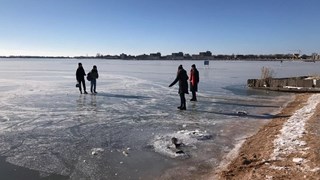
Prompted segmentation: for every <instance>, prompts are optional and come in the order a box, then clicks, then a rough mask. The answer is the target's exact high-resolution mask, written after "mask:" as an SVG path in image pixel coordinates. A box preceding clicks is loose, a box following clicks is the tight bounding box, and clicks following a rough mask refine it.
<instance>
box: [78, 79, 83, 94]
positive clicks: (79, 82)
mask: <svg viewBox="0 0 320 180" xmlns="http://www.w3.org/2000/svg"><path fill="white" fill-rule="evenodd" d="M78 84H79V91H80V94H82V89H81V81H78Z"/></svg>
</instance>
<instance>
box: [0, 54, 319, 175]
mask: <svg viewBox="0 0 320 180" xmlns="http://www.w3.org/2000/svg"><path fill="white" fill-rule="evenodd" d="M78 62H82V64H83V67H84V69H85V71H86V73H88V72H89V71H90V70H91V69H92V66H93V65H97V67H98V71H99V79H98V80H97V92H98V94H97V95H91V94H88V95H84V94H82V95H81V94H80V93H79V90H78V89H77V88H76V87H75V84H76V80H75V71H76V69H77V64H78ZM0 64H1V66H0V91H1V94H0V107H1V108H0V153H1V156H2V159H3V161H2V164H4V163H5V161H6V162H7V163H10V164H13V165H17V166H20V167H24V168H23V169H22V170H21V169H18V170H17V171H16V172H17V173H18V172H19V173H21V172H27V171H28V169H30V170H34V171H36V172H40V175H41V177H47V176H49V175H51V177H53V179H66V178H67V179H68V178H69V179H170V178H172V177H173V175H175V176H177V175H181V176H182V177H188V176H189V175H190V174H197V173H199V174H203V173H206V172H209V171H212V170H213V169H214V168H216V167H217V165H219V163H220V162H221V159H222V157H223V155H225V154H226V153H228V152H229V151H230V150H232V149H233V147H234V145H235V144H236V143H238V142H239V141H240V140H242V139H243V137H245V136H246V135H248V134H252V133H254V132H256V131H257V129H258V128H259V127H260V126H261V125H263V124H264V123H266V122H268V120H270V119H271V118H272V117H273V116H274V115H275V114H276V113H277V112H278V111H279V109H280V108H281V107H282V106H283V105H285V103H286V102H288V101H289V100H290V99H291V98H292V94H287V93H277V92H266V91H257V90H251V89H247V88H246V82H247V79H250V78H260V75H261V68H262V67H263V66H265V67H270V68H271V69H273V70H274V71H275V76H276V77H288V76H299V75H315V74H318V67H317V66H318V63H307V62H283V63H280V62H256V61H253V62H249V61H230V62H228V61H211V62H210V66H209V67H204V65H203V61H170V62H169V61H122V60H85V59H82V60H71V59H67V60H65V59H54V60H53V59H51V60H50V59H45V60H43V59H0ZM179 64H182V65H183V66H184V68H185V69H186V70H187V72H188V73H189V71H190V68H191V65H192V64H196V66H197V68H198V70H199V72H200V84H199V92H198V102H189V99H190V98H191V95H187V96H186V98H187V111H179V110H177V108H176V107H177V106H178V105H180V100H179V95H178V94H177V91H178V86H177V85H175V86H174V87H172V88H169V87H168V85H169V84H170V83H171V82H172V81H173V80H174V78H175V75H176V72H177V67H178V65H179ZM86 83H87V84H86V85H87V91H88V92H90V84H89V82H88V81H86ZM238 111H246V112H247V113H248V115H247V116H241V115H239V114H237V112H238ZM172 137H176V138H178V140H179V141H180V142H182V143H183V144H184V146H183V147H181V149H182V150H183V152H184V154H177V153H176V151H177V150H176V149H175V148H174V147H173V146H172V144H171V138H172ZM2 174H3V173H0V178H1V179H2V178H4V177H8V178H11V179H12V177H14V176H9V175H8V176H4V175H2ZM53 174H55V175H62V176H53ZM24 178H25V179H36V178H37V177H36V176H35V175H34V174H32V173H31V175H26V176H24Z"/></svg>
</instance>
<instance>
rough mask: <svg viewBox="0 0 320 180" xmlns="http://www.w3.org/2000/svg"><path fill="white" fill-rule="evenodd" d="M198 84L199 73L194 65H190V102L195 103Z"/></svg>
mask: <svg viewBox="0 0 320 180" xmlns="http://www.w3.org/2000/svg"><path fill="white" fill-rule="evenodd" d="M198 83H199V71H198V70H197V68H196V65H195V64H192V66H191V70H190V91H191V93H192V98H191V99H190V101H197V95H196V92H197V91H198Z"/></svg>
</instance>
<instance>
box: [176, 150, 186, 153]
mask: <svg viewBox="0 0 320 180" xmlns="http://www.w3.org/2000/svg"><path fill="white" fill-rule="evenodd" d="M176 154H185V153H184V152H183V151H182V150H179V151H177V152H176Z"/></svg>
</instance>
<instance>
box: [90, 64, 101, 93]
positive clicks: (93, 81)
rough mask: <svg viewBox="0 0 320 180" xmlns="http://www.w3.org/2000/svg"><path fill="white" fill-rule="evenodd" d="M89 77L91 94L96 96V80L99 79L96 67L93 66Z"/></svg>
mask: <svg viewBox="0 0 320 180" xmlns="http://www.w3.org/2000/svg"><path fill="white" fill-rule="evenodd" d="M90 76H91V89H90V90H91V93H92V94H93V93H94V94H96V93H97V92H96V86H97V79H98V78H99V74H98V69H97V66H96V65H94V66H93V68H92V70H91V72H90Z"/></svg>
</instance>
